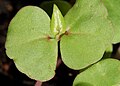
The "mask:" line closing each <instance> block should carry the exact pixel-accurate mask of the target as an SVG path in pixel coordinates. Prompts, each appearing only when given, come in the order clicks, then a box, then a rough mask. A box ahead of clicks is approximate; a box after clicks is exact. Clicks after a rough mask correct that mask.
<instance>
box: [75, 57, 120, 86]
mask: <svg viewBox="0 0 120 86" xmlns="http://www.w3.org/2000/svg"><path fill="white" fill-rule="evenodd" d="M73 86H120V61H118V60H115V59H105V60H102V61H100V62H98V63H96V64H94V65H93V66H91V67H90V68H88V69H87V70H85V71H84V72H82V73H80V74H79V75H78V76H77V77H76V78H75V80H74V83H73Z"/></svg>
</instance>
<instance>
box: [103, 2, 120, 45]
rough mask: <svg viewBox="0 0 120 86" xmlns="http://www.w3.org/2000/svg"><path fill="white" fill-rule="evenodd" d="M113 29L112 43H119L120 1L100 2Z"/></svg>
mask: <svg viewBox="0 0 120 86" xmlns="http://www.w3.org/2000/svg"><path fill="white" fill-rule="evenodd" d="M102 1H103V3H104V5H105V6H106V8H107V10H108V15H109V19H110V20H111V21H112V24H113V27H114V31H115V33H114V38H113V43H114V44H115V43H118V42H120V0H102Z"/></svg>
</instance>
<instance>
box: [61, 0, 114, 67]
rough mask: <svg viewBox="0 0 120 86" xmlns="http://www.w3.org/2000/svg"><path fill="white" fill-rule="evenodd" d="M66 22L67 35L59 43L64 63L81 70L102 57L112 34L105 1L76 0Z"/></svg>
mask: <svg viewBox="0 0 120 86" xmlns="http://www.w3.org/2000/svg"><path fill="white" fill-rule="evenodd" d="M65 23H66V26H67V35H66V36H63V38H61V42H60V44H61V45H60V47H61V55H62V59H63V62H64V63H65V64H66V65H67V66H68V67H70V68H73V69H81V68H84V67H87V66H88V65H91V64H93V63H95V62H97V61H98V60H100V59H101V58H102V56H103V54H104V52H105V49H106V48H107V47H108V45H109V44H111V40H112V35H113V28H112V25H111V23H110V21H109V20H108V19H107V10H106V8H105V7H104V5H103V4H102V2H101V1H100V0H91V1H89V0H77V1H76V4H75V5H74V6H73V8H71V10H70V11H69V12H68V13H67V14H66V16H65ZM77 36H78V37H77ZM66 40H67V42H66Z"/></svg>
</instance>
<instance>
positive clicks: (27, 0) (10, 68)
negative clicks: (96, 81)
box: [0, 0, 119, 86]
mask: <svg viewBox="0 0 120 86" xmlns="http://www.w3.org/2000/svg"><path fill="white" fill-rule="evenodd" d="M43 1H49V0H0V86H34V85H35V83H36V81H35V80H32V79H30V78H29V77H27V76H26V75H25V74H23V73H21V72H19V71H18V70H17V68H16V67H15V64H14V62H13V60H11V59H9V58H8V57H7V55H6V53H5V40H6V32H7V29H8V25H9V22H10V20H11V19H12V18H13V17H14V15H15V14H16V13H17V12H18V10H19V9H20V8H22V7H24V6H27V5H34V6H39V5H40V3H41V2H43ZM66 1H68V2H69V3H70V4H72V5H73V3H74V2H75V0H66ZM113 46H114V51H113V56H115V55H116V52H117V49H118V47H119V44H116V45H113ZM60 57H61V55H60V52H59V58H58V64H57V69H56V75H55V77H54V78H53V79H52V80H50V81H47V82H44V83H42V86H72V83H73V80H74V78H75V76H76V75H77V74H78V73H79V71H75V70H72V69H69V68H68V67H66V66H65V65H64V63H63V62H62V61H61V58H60ZM118 57H119V56H118ZM117 59H119V58H117Z"/></svg>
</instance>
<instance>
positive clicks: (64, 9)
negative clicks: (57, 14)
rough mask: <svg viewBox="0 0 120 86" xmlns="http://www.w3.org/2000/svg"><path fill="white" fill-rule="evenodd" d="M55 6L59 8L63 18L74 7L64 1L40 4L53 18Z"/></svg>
mask: <svg viewBox="0 0 120 86" xmlns="http://www.w3.org/2000/svg"><path fill="white" fill-rule="evenodd" d="M53 4H56V5H57V6H58V8H59V9H60V11H61V13H62V15H63V16H64V15H65V14H66V13H67V12H68V10H69V9H70V8H71V7H72V6H71V5H70V4H69V3H68V2H66V1H62V0H53V1H44V2H43V3H41V4H40V7H41V8H42V9H44V10H45V11H46V12H47V14H48V15H49V16H50V17H51V15H52V10H53ZM48 9H49V10H48Z"/></svg>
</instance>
